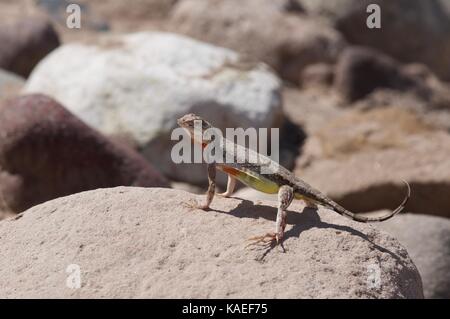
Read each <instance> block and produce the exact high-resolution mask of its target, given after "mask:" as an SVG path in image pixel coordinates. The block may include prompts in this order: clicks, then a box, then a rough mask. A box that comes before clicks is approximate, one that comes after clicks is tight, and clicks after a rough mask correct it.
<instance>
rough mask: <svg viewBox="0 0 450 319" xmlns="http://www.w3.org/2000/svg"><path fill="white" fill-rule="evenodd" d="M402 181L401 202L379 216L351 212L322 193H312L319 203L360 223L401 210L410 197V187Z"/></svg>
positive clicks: (380, 220) (374, 220)
mask: <svg viewBox="0 0 450 319" xmlns="http://www.w3.org/2000/svg"><path fill="white" fill-rule="evenodd" d="M403 183H405V185H406V188H407V192H406V196H405V198H404V199H403V201H402V202H401V204H400V205H399V206H398V207H397V208H396V209H395V210H393V211H392V212H390V213H388V214H386V215H383V216H379V217H369V216H365V214H355V213H352V212H351V211H349V210H347V209H345V208H344V207H342V206H340V205H339V204H338V203H336V202H335V201H333V200H332V199H330V198H328V197H326V196H324V195H322V194H320V195H319V194H314V195H315V196H314V197H316V198H314V199H315V200H316V201H318V202H319V203H321V204H325V205H326V206H329V207H330V208H332V209H333V210H335V211H336V212H337V213H339V214H341V215H343V216H345V217H348V218H351V219H353V220H356V221H358V222H362V223H370V222H382V221H385V220H387V219H389V218H392V217H394V216H395V215H397V214H398V213H400V212H401V211H403V209H404V208H405V206H406V204H407V203H408V200H409V198H410V197H411V187H410V186H409V184H408V182H407V181H405V180H403Z"/></svg>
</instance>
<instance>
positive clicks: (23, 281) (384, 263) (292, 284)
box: [0, 187, 423, 298]
mask: <svg viewBox="0 0 450 319" xmlns="http://www.w3.org/2000/svg"><path fill="white" fill-rule="evenodd" d="M193 199H197V200H199V199H203V197H202V196H196V195H192V194H188V193H185V192H182V191H176V190H170V189H158V188H151V189H146V188H126V187H119V188H114V189H99V190H95V191H90V192H84V193H80V194H76V195H72V196H69V197H64V198H59V199H56V200H53V201H50V202H47V203H45V204H42V205H39V206H36V207H33V208H32V209H30V210H28V211H26V212H25V213H24V214H23V215H21V216H22V217H21V218H18V219H16V220H6V221H2V222H0V241H1V242H2V245H0V254H1V256H2V258H1V259H0V297H2V298H5V297H8V298H17V297H39V298H44V297H55V298H61V297H69V298H92V297H101V298H128V297H131V298H175V297H178V298H243V297H245V298H258V297H259V298H301V297H303V298H422V297H423V292H422V284H421V279H420V275H419V273H418V272H417V269H416V267H415V266H414V264H413V263H412V261H411V259H410V258H409V256H408V253H407V251H406V250H405V249H404V248H403V247H402V246H400V244H399V243H398V242H397V240H396V239H394V238H393V237H390V236H388V234H387V233H384V232H380V231H378V230H377V229H375V228H373V227H370V226H368V225H365V224H357V223H355V222H352V221H349V220H347V219H344V218H343V217H341V216H339V215H337V214H334V213H333V212H331V211H327V210H319V211H318V212H315V211H314V210H310V209H306V210H305V211H304V212H303V213H299V212H301V211H302V210H303V207H302V206H301V205H300V204H299V203H295V204H293V205H292V206H291V208H290V212H289V215H288V225H287V229H286V231H287V233H286V240H285V248H286V249H287V252H286V253H283V252H282V250H281V249H280V248H279V247H275V248H273V249H271V250H268V251H266V250H265V249H263V248H262V247H259V248H255V249H254V250H251V249H246V248H245V244H246V241H245V239H246V238H248V237H250V236H254V235H259V234H263V233H265V232H267V231H268V230H271V229H272V228H273V227H274V219H275V215H276V206H275V205H274V204H273V203H265V204H264V205H256V206H254V205H253V203H252V202H248V201H244V202H242V201H240V200H238V199H220V198H219V199H217V200H216V201H215V202H214V204H213V205H212V208H213V210H212V211H209V212H204V211H199V210H195V209H192V208H189V207H188V206H187V205H183V203H185V202H187V201H189V200H193ZM264 253H265V256H264ZM72 264H76V265H78V266H79V267H80V268H79V269H80V274H81V288H80V289H69V288H68V287H67V286H66V280H69V281H70V279H71V277H69V276H70V275H71V273H70V269H71V268H69V273H66V269H67V267H68V266H69V265H72ZM377 267H379V268H377ZM378 270H379V274H380V281H378V280H373V281H371V280H372V278H374V274H376V273H378ZM72 271H73V270H72ZM68 278H69V279H68ZM378 284H379V285H378Z"/></svg>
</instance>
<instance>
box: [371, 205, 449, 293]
mask: <svg viewBox="0 0 450 319" xmlns="http://www.w3.org/2000/svg"><path fill="white" fill-rule="evenodd" d="M378 226H379V228H381V229H383V230H385V231H387V232H388V233H390V234H391V235H393V236H394V237H395V238H397V239H398V241H399V242H400V243H401V244H402V245H404V246H405V248H406V249H407V250H408V253H409V255H410V256H411V258H412V260H413V261H414V263H415V264H416V266H417V269H418V270H419V272H420V275H421V277H422V281H423V289H424V295H425V298H445V299H449V298H450V277H449V275H448V274H449V272H450V220H449V219H447V218H440V217H434V216H426V215H413V214H405V215H399V216H396V217H395V218H393V219H390V220H388V221H386V222H384V223H380V224H378Z"/></svg>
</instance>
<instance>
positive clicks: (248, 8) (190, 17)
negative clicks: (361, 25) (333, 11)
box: [170, 0, 345, 83]
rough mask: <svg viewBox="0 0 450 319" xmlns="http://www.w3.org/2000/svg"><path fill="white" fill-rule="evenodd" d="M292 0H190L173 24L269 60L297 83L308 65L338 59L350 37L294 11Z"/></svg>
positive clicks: (179, 6)
mask: <svg viewBox="0 0 450 319" xmlns="http://www.w3.org/2000/svg"><path fill="white" fill-rule="evenodd" d="M288 2H289V1H284V0H283V1H281V0H280V1H278V0H277V1H274V0H246V1H241V0H211V1H197V0H184V1H180V2H179V3H178V4H177V5H176V6H175V8H174V9H173V12H172V19H171V21H170V24H171V29H173V30H175V31H176V32H181V33H184V34H187V35H190V36H193V37H195V38H198V39H201V40H203V41H207V42H211V43H214V44H217V45H221V46H225V47H228V48H232V49H234V50H236V51H239V52H242V53H245V54H246V55H248V56H249V57H251V58H253V59H256V60H261V61H264V62H266V63H268V64H269V65H271V66H272V67H273V68H274V69H275V70H277V72H278V74H280V76H281V77H282V78H284V79H287V80H289V81H292V82H295V83H297V82H298V81H299V78H300V74H301V71H302V70H303V68H305V66H307V65H309V64H313V63H319V62H324V63H330V62H333V61H334V60H335V59H336V57H337V56H338V54H339V52H340V51H341V50H342V48H343V47H344V46H345V41H344V40H343V39H342V37H341V36H340V34H339V33H338V32H336V31H335V30H333V29H332V28H330V27H329V26H328V25H326V24H325V23H320V22H319V21H317V20H314V19H310V18H308V17H306V16H304V15H301V14H299V13H298V11H295V10H294V11H292V6H291V8H290V7H289V5H288ZM291 2H292V1H291ZM268 26H270V27H268Z"/></svg>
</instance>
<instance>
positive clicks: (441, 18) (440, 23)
mask: <svg viewBox="0 0 450 319" xmlns="http://www.w3.org/2000/svg"><path fill="white" fill-rule="evenodd" d="M300 4H301V5H302V7H303V8H304V9H305V11H306V12H308V13H309V14H311V15H320V16H322V17H325V19H326V20H328V21H329V22H330V23H331V25H333V26H335V27H336V28H337V29H338V30H339V31H340V32H342V34H343V35H344V36H345V38H346V39H347V40H348V41H349V42H350V43H353V44H359V45H364V46H369V47H373V48H376V49H379V50H381V51H383V52H385V53H387V54H389V55H391V56H393V57H394V58H396V59H398V60H400V61H403V62H420V63H424V64H426V65H427V66H429V67H430V69H431V70H433V72H435V73H436V74H437V75H438V76H439V77H441V78H442V79H445V80H449V79H450V54H449V52H450V38H449V36H448V35H449V33H450V15H449V11H448V7H449V5H448V1H447V3H446V1H442V0H441V1H438V0H429V1H422V0H396V1H391V0H335V1H328V0H301V1H300ZM369 4H378V5H379V6H380V9H381V28H380V29H369V28H368V27H367V25H366V20H367V17H368V16H369V13H367V11H366V10H367V6H368V5H369Z"/></svg>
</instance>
